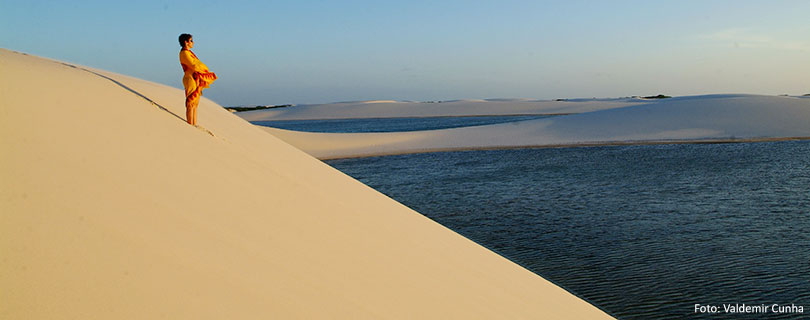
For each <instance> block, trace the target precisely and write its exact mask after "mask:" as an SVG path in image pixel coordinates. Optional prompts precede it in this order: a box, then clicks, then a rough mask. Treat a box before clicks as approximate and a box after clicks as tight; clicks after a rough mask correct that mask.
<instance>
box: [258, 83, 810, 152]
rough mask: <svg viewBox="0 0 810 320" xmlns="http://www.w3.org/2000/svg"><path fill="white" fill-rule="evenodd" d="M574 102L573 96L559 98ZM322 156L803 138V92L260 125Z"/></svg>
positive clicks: (809, 128) (806, 122)
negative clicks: (512, 118) (453, 122)
mask: <svg viewBox="0 0 810 320" xmlns="http://www.w3.org/2000/svg"><path fill="white" fill-rule="evenodd" d="M567 103H568V104H570V105H572V106H575V105H576V104H578V103H580V102H567ZM262 128H263V129H264V130H265V131H268V132H271V133H272V134H273V135H275V136H277V137H280V138H282V139H284V140H285V141H287V142H289V143H291V144H293V145H295V146H297V147H299V148H301V149H302V150H305V151H307V152H309V153H310V154H312V155H314V156H317V157H319V158H322V159H328V158H341V157H356V156H369V155H384V154H398V153H412V152H423V151H441V150H463V149H485V148H502V147H527V146H533V147H548V146H565V145H600V144H628V143H629V144H635V143H672V142H718V141H722V142H726V141H730V142H735V141H763V140H778V139H792V138H799V139H806V138H808V137H810V99H806V98H802V97H782V96H760V95H740V94H737V95H706V96H691V97H680V98H672V99H663V100H646V101H644V102H643V103H638V104H633V105H630V106H626V107H618V108H617V107H609V108H608V107H606V108H603V109H602V110H597V111H589V112H583V113H580V114H570V115H564V116H558V117H553V118H546V119H538V120H531V121H523V122H516V123H503V124H496V125H488V126H477V127H467V128H454V129H444V130H432V131H421V132H401V133H352V134H329V133H304V132H296V131H288V130H280V129H273V128H266V127H262Z"/></svg>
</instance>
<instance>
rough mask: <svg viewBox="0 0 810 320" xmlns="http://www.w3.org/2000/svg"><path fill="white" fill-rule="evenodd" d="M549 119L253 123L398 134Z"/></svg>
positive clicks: (329, 130) (341, 120)
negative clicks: (400, 132)
mask: <svg viewBox="0 0 810 320" xmlns="http://www.w3.org/2000/svg"><path fill="white" fill-rule="evenodd" d="M548 117H551V115H520V116H473V117H428V118H374V119H336V120H275V121H253V122H251V123H253V124H256V125H260V126H266V127H273V128H280V129H287V130H296V131H309V132H397V131H419V130H436V129H448V128H459V127H471V126H482V125H488V124H497V123H506V122H517V121H526V120H534V119H541V118H548Z"/></svg>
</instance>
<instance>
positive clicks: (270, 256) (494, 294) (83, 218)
mask: <svg viewBox="0 0 810 320" xmlns="http://www.w3.org/2000/svg"><path fill="white" fill-rule="evenodd" d="M177 68H178V70H177V71H178V73H177V74H178V79H177V80H178V85H179V82H180V76H181V72H180V66H179V65H178V66H177ZM0 72H2V73H0V114H1V115H0V148H2V155H3V156H2V157H0V217H1V218H2V219H0V221H1V222H2V223H0V255H1V256H0V318H2V319H326V318H338V319H389V318H392V319H476V318H478V319H537V318H547V319H600V318H610V317H609V316H608V315H606V314H605V313H603V312H602V311H600V310H599V309H597V308H595V307H594V306H592V305H590V304H588V303H587V302H585V301H583V300H581V299H579V298H577V297H575V296H574V295H572V294H570V293H568V292H566V291H565V290H563V289H561V288H559V287H557V286H555V285H553V284H551V283H550V282H548V281H546V280H544V279H543V278H541V277H539V276H537V275H535V274H533V273H531V272H529V271H527V270H525V269H523V268H521V267H520V266H518V265H516V264H514V263H512V262H510V261H508V260H506V259H504V258H502V257H501V256H498V255H497V254H495V253H493V252H491V251H489V250H487V249H485V248H483V247H481V246H479V245H477V244H475V243H473V242H472V241H469V240H468V239H466V238H464V237H462V236H460V235H458V234H456V233H454V232H452V231H450V230H448V229H447V228H445V227H443V226H441V225H439V224H437V223H435V222H433V221H432V220H430V219H428V218H426V217H424V216H422V215H420V214H419V213H417V212H414V211H413V210H411V209H409V208H407V207H405V206H403V205H401V204H399V203H397V202H396V201H394V200H392V199H390V198H388V197H386V196H384V195H383V194H381V193H379V192H377V191H375V190H373V189H370V188H368V187H367V186H365V185H363V184H362V183H360V182H358V181H356V180H354V179H352V178H350V177H348V176H346V175H345V174H343V173H341V172H339V171H337V170H335V169H333V168H331V167H329V166H327V165H326V164H324V163H322V162H320V161H318V160H316V159H315V158H313V157H311V156H309V155H307V154H305V153H304V152H302V151H300V150H298V149H296V148H294V147H292V146H290V145H288V144H287V143H285V142H283V141H281V140H279V139H277V138H275V137H274V136H272V135H269V134H267V133H266V132H264V131H262V130H260V129H258V128H257V127H255V126H253V125H251V124H249V123H248V122H245V121H244V120H242V119H240V118H239V117H237V116H234V115H232V114H231V113H230V112H228V111H227V110H225V109H223V108H222V107H221V106H219V105H217V104H215V103H213V102H211V101H210V100H208V99H202V102H201V103H200V110H199V115H198V117H199V119H198V120H199V123H200V124H202V126H204V128H199V129H198V128H194V127H192V126H189V125H188V124H187V123H186V122H185V121H184V119H183V118H184V111H185V109H184V106H183V92H182V90H180V89H176V88H172V87H168V86H165V85H160V84H156V83H152V82H148V81H143V80H139V79H136V78H132V77H128V76H124V75H120V74H115V73H111V72H106V71H103V70H97V69H92V68H87V67H82V66H76V65H70V64H66V63H62V62H59V61H52V60H47V59H42V58H38V57H33V56H30V55H24V54H20V53H15V52H11V51H8V50H5V49H0ZM209 90H217V87H216V84H214V85H213V87H212V88H211V89H209Z"/></svg>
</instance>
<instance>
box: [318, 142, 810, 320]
mask: <svg viewBox="0 0 810 320" xmlns="http://www.w3.org/2000/svg"><path fill="white" fill-rule="evenodd" d="M808 154H810V142H806V141H800V142H774V143H747V144H724V145H662V146H625V147H593V148H577V149H534V150H498V151H476V152H448V153H440V154H424V155H418V154H417V155H403V156H390V157H379V158H367V159H348V160H335V161H330V162H329V163H330V164H331V165H333V166H335V167H336V168H338V169H340V170H341V171H344V172H346V173H347V174H349V175H352V176H360V177H362V178H363V181H364V182H365V183H367V184H369V185H370V186H372V187H374V188H375V189H377V190H380V191H381V192H383V193H385V194H387V195H389V196H391V197H393V198H394V199H397V200H399V201H400V202H402V203H404V204H406V205H408V206H410V207H412V208H414V209H415V210H417V211H419V212H421V213H423V214H425V215H426V216H428V217H430V218H431V219H434V220H436V221H438V222H439V223H442V224H443V225H445V226H448V227H450V228H451V229H453V230H455V231H457V232H459V233H461V234H462V235H464V236H466V237H468V238H470V239H472V240H473V241H476V242H478V243H480V244H482V245H483V246H485V247H488V248H490V249H492V250H494V251H496V252H498V253H499V254H501V255H503V256H505V257H507V258H509V259H511V260H513V261H515V262H517V263H518V264H521V265H523V266H524V267H526V268H528V269H530V270H532V271H534V272H536V273H538V274H540V275H542V276H543V277H545V278H547V279H549V280H551V281H553V282H555V283H557V284H559V285H561V286H563V287H564V288H566V289H568V290H570V291H572V292H574V293H575V294H577V295H579V296H581V297H583V298H585V299H587V300H588V301H590V302H592V303H594V304H596V305H598V306H599V307H600V308H602V309H604V310H606V311H608V312H610V313H611V314H613V315H615V316H617V317H619V318H622V319H682V318H698V319H726V318H734V319H760V318H768V319H791V318H795V316H796V315H795V314H774V313H769V314H765V315H763V314H719V315H718V314H714V315H711V314H696V313H693V310H694V309H693V308H694V304H696V303H700V304H704V305H705V304H713V305H722V304H724V303H726V304H728V303H731V304H734V303H740V304H742V303H745V304H747V305H760V304H767V305H770V304H774V303H776V304H781V305H790V304H791V303H794V304H796V305H803V306H806V308H805V309H810V233H808V232H807V230H808V229H810V197H808V195H810V157H808V156H807V155H808ZM392 168H396V170H394V169H392ZM806 312H810V310H807V311H806Z"/></svg>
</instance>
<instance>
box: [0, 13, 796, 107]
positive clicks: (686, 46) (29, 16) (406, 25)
mask: <svg viewBox="0 0 810 320" xmlns="http://www.w3.org/2000/svg"><path fill="white" fill-rule="evenodd" d="M808 12H810V1H804V0H801V1H745V0H737V1H711V0H704V1H654V0H645V1H510V0H501V1H475V0H465V1H461V0H458V1H456V0H453V1H441V0H432V1H421V0H410V1H365V0H364V1H307V0H299V1H208V0H198V1H150V0H145V1H127V2H119V1H37V0H21V1H9V0H0V47H3V48H7V49H11V50H16V51H22V52H26V53H30V54H34V55H40V56H45V57H49V58H54V59H59V60H65V61H69V62H74V63H79V64H83V65H87V66H92V67H97V68H102V69H107V70H110V71H114V72H119V73H123V74H128V75H133V76H136V77H139V78H143V79H147V80H151V81H156V82H160V83H164V84H168V85H171V86H175V87H182V84H181V82H180V78H181V76H182V75H181V69H180V65H179V62H178V58H177V53H178V51H179V49H180V47H179V44H178V43H177V36H178V35H179V34H180V33H191V34H193V35H194V39H195V48H194V52H195V53H196V54H197V56H199V57H200V58H201V59H202V61H203V62H205V63H206V64H207V65H208V66H209V67H210V68H211V69H212V70H213V71H214V72H216V73H217V75H218V76H219V80H218V81H217V82H216V83H215V84H214V85H213V86H212V87H211V88H210V89H208V90H206V92H205V95H206V96H207V97H209V98H211V99H213V100H214V101H216V102H219V103H220V104H222V105H225V106H232V105H245V104H286V103H292V104H302V103H324V102H335V101H351V100H376V99H393V100H417V101H425V100H447V99H481V98H539V99H554V98H587V97H621V96H630V95H648V94H658V93H665V94H671V95H692V94H705V93H758V94H783V93H788V94H805V93H810V59H809V58H810V19H808V18H807V13H808Z"/></svg>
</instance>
